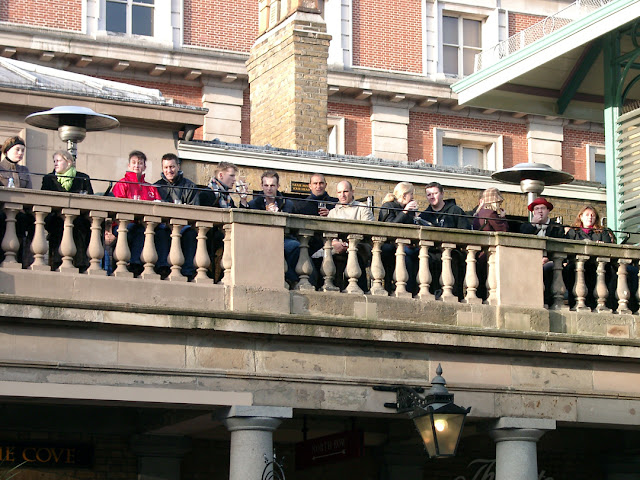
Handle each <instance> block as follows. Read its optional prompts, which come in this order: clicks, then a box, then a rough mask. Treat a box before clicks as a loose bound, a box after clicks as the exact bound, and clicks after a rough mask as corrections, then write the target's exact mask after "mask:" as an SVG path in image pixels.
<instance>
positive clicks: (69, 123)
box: [24, 106, 120, 159]
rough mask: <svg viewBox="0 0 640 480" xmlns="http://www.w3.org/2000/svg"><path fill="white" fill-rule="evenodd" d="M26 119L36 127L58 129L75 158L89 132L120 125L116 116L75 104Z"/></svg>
mask: <svg viewBox="0 0 640 480" xmlns="http://www.w3.org/2000/svg"><path fill="white" fill-rule="evenodd" d="M24 121H25V122H27V123H28V124H29V125H32V126H34V127H39V128H44V129H46V130H58V135H59V136H60V140H62V141H63V142H67V150H68V151H69V153H70V154H71V155H73V158H74V159H75V158H76V157H77V155H78V143H80V142H81V141H83V140H84V139H85V137H86V136H87V132H99V131H103V130H111V129H112V128H116V127H117V126H119V125H120V122H118V120H117V119H115V118H114V117H111V116H109V115H104V114H102V113H96V112H94V111H93V110H91V109H90V108H87V107H73V106H63V107H54V108H52V109H51V110H46V111H44V112H36V113H32V114H31V115H29V116H28V117H27V118H25V119H24Z"/></svg>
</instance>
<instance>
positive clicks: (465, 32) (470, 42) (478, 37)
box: [462, 18, 482, 48]
mask: <svg viewBox="0 0 640 480" xmlns="http://www.w3.org/2000/svg"><path fill="white" fill-rule="evenodd" d="M462 36H463V45H464V46H465V47H476V48H480V47H481V46H482V34H481V30H480V22H479V21H478V20H467V19H466V18H465V19H464V20H463V21H462Z"/></svg>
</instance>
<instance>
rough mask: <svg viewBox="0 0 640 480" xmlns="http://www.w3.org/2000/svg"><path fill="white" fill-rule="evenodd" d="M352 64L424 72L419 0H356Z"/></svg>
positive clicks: (353, 17) (353, 16) (354, 0)
mask: <svg viewBox="0 0 640 480" xmlns="http://www.w3.org/2000/svg"><path fill="white" fill-rule="evenodd" d="M352 20H353V64H354V65H357V66H362V67H372V68H382V69H387V70H397V71H403V72H416V73H421V72H422V11H421V8H420V1H419V0H353V15H352Z"/></svg>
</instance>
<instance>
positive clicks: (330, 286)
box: [322, 232, 340, 292]
mask: <svg viewBox="0 0 640 480" xmlns="http://www.w3.org/2000/svg"><path fill="white" fill-rule="evenodd" d="M337 236H338V234H337V233H333V232H325V233H323V234H322V237H323V238H324V245H323V246H322V250H323V251H324V257H323V259H322V275H323V276H324V286H323V287H322V290H323V291H325V292H336V291H338V290H340V289H339V288H338V287H336V285H335V283H334V278H335V276H336V264H335V263H334V261H333V241H334V240H335V239H336V237H337Z"/></svg>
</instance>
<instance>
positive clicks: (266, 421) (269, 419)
mask: <svg viewBox="0 0 640 480" xmlns="http://www.w3.org/2000/svg"><path fill="white" fill-rule="evenodd" d="M214 415H215V418H216V419H217V420H220V421H221V422H222V423H223V424H224V425H225V426H226V427H227V429H228V430H229V431H230V432H234V431H237V430H263V431H271V432H272V431H274V430H275V429H276V428H278V426H279V425H280V423H282V419H284V418H291V417H293V408H291V407H260V406H250V407H245V406H240V405H236V406H233V407H229V408H225V409H224V410H222V411H220V412H218V413H216V414H214Z"/></svg>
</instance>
